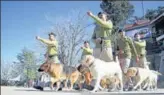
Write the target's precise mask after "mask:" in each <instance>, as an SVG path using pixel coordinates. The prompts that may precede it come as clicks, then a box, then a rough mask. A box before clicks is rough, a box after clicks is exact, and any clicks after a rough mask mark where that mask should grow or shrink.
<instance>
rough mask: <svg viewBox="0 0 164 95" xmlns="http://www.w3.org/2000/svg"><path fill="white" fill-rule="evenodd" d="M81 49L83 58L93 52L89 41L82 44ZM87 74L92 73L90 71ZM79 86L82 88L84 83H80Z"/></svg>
mask: <svg viewBox="0 0 164 95" xmlns="http://www.w3.org/2000/svg"><path fill="white" fill-rule="evenodd" d="M81 49H83V52H82V56H81V59H83V57H85V56H86V55H92V54H93V49H91V48H90V45H89V42H88V41H85V42H84V46H82V47H81ZM87 74H90V73H87ZM90 76H91V74H90ZM79 88H80V90H81V89H82V83H79Z"/></svg>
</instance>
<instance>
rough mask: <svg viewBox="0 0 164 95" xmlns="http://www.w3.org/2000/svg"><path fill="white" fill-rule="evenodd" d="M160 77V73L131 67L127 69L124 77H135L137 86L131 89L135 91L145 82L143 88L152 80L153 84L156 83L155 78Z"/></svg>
mask: <svg viewBox="0 0 164 95" xmlns="http://www.w3.org/2000/svg"><path fill="white" fill-rule="evenodd" d="M158 75H160V73H158V72H156V71H153V70H149V69H144V68H139V67H131V68H129V69H128V71H127V73H126V76H127V77H135V78H136V79H137V84H136V85H135V86H134V87H133V89H137V87H138V86H139V87H140V89H141V84H142V83H143V82H144V81H148V82H146V84H145V86H144V88H145V87H146V86H147V85H149V84H150V82H152V81H153V80H155V83H157V76H158Z"/></svg>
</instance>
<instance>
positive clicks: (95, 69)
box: [81, 55, 123, 92]
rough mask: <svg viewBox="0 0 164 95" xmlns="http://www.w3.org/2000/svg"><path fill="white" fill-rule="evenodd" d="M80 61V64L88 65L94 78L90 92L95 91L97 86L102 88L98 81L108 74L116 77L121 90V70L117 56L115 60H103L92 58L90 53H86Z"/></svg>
mask: <svg viewBox="0 0 164 95" xmlns="http://www.w3.org/2000/svg"><path fill="white" fill-rule="evenodd" d="M81 62H82V65H85V66H88V67H89V69H90V71H91V75H92V76H93V79H95V80H96V84H95V86H94V89H93V90H92V91H91V92H95V91H97V90H98V89H99V88H100V89H103V88H102V87H101V86H100V81H101V79H102V78H103V77H104V76H108V77H109V78H110V77H111V76H115V77H117V78H118V79H119V81H120V89H121V91H122V90H123V83H122V70H121V67H120V64H119V61H118V58H116V62H115V61H112V62H105V61H103V60H100V59H97V58H94V57H93V56H92V55H87V56H85V58H84V59H83V60H82V61H81Z"/></svg>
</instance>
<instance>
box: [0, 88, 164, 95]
mask: <svg viewBox="0 0 164 95" xmlns="http://www.w3.org/2000/svg"><path fill="white" fill-rule="evenodd" d="M118 94H119V95H131V94H133V95H164V89H158V90H156V91H128V92H96V93H90V92H88V91H81V92H79V91H69V92H68V91H67V92H66V91H59V92H55V91H50V90H49V89H48V88H47V89H45V91H38V90H35V89H33V88H22V87H1V95H118Z"/></svg>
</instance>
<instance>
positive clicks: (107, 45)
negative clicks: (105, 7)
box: [87, 12, 113, 62]
mask: <svg viewBox="0 0 164 95" xmlns="http://www.w3.org/2000/svg"><path fill="white" fill-rule="evenodd" d="M87 14H88V15H89V16H90V17H91V18H92V19H93V20H94V21H95V22H96V26H95V28H94V33H93V35H92V40H93V41H94V43H95V48H94V50H93V56H94V57H95V58H99V59H101V60H104V61H106V62H110V61H112V60H113V55H112V46H111V33H112V28H113V24H112V21H111V20H108V19H107V15H106V14H105V13H103V12H99V13H98V16H96V15H93V14H92V12H88V13H87Z"/></svg>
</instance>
